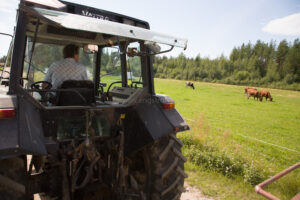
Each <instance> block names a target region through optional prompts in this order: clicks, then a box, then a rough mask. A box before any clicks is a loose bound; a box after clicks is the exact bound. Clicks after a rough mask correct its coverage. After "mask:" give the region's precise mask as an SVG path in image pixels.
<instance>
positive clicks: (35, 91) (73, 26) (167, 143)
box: [0, 0, 189, 200]
mask: <svg viewBox="0 0 300 200" xmlns="http://www.w3.org/2000/svg"><path fill="white" fill-rule="evenodd" d="M16 19H17V22H16V27H15V31H14V34H13V36H12V42H11V46H10V50H9V52H8V55H7V61H6V63H5V66H4V67H3V68H2V71H5V72H3V73H2V72H1V71H0V74H2V75H1V77H0V80H1V87H0V199H1V200H33V199H36V198H37V195H38V196H39V197H38V198H40V199H42V200H43V199H52V200H54V199H55V200H94V199H97V200H101V199H103V200H104V199H105V200H108V199H116V200H135V199H136V200H137V199H141V200H179V199H180V196H181V193H182V192H183V190H184V188H183V184H184V178H186V177H187V174H186V173H185V172H184V162H185V161H186V158H185V157H184V156H183V154H182V153H181V147H182V145H183V143H182V142H181V141H180V140H179V139H178V138H177V136H176V134H177V133H178V132H182V131H186V130H189V126H188V124H187V123H186V122H185V121H184V119H183V118H182V116H181V115H180V114H179V113H178V111H177V110H176V109H175V102H174V101H173V100H172V99H171V98H170V97H169V96H167V95H162V94H156V93H155V89H154V71H153V67H152V64H153V63H152V62H153V57H154V56H155V55H158V54H162V53H166V52H169V51H171V50H172V49H173V48H174V47H179V48H183V49H186V47H187V40H186V39H183V38H178V37H174V36H169V35H166V34H161V33H157V32H153V31H151V30H150V26H149V24H148V23H147V22H145V21H142V20H139V19H135V18H132V17H128V16H125V15H121V14H117V13H113V12H109V11H105V10H101V9H97V8H92V7H88V6H83V5H79V4H75V3H70V2H65V1H58V0H21V1H20V3H19V6H18V9H17V18H16ZM68 44H74V45H77V46H78V47H79V63H81V64H82V65H84V66H85V69H86V71H87V76H88V79H87V80H66V81H64V82H63V84H62V85H60V86H59V87H57V88H54V87H52V85H51V83H50V82H49V81H45V76H46V74H47V72H48V70H49V66H51V63H53V62H55V61H57V60H61V59H62V49H63V47H64V46H66V45H68ZM4 74H5V76H4ZM45 84H46V85H47V86H46V87H44V85H45Z"/></svg>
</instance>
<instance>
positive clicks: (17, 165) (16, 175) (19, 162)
mask: <svg viewBox="0 0 300 200" xmlns="http://www.w3.org/2000/svg"><path fill="white" fill-rule="evenodd" d="M25 188H26V160H25V158H23V157H16V158H11V159H4V160H0V198H1V200H25V199H28V198H26V189H25Z"/></svg>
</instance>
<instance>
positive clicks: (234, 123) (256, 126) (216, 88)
mask: <svg viewBox="0 0 300 200" xmlns="http://www.w3.org/2000/svg"><path fill="white" fill-rule="evenodd" d="M194 84H195V90H193V89H192V88H187V87H185V81H179V80H167V79H156V80H155V88H156V93H160V94H167V95H169V96H171V97H172V99H173V100H175V103H176V109H177V110H178V111H179V112H180V113H181V115H182V116H183V117H184V118H185V119H186V121H187V122H188V123H189V124H190V126H191V130H190V131H188V132H185V133H182V134H191V135H193V136H196V137H198V138H200V140H201V141H202V142H204V143H205V144H206V145H209V146H212V147H216V148H218V150H219V151H220V152H223V153H225V154H226V155H228V157H229V158H241V159H243V160H245V161H246V162H247V163H249V165H251V166H253V167H255V168H256V169H258V170H259V171H260V172H261V173H262V174H263V175H265V176H266V177H269V176H271V175H275V174H276V173H278V172H280V171H281V170H283V169H285V168H287V167H289V166H291V165H293V164H295V163H297V162H300V92H296V91H287V90H277V89H268V90H269V91H270V92H271V95H272V97H273V100H274V101H273V102H269V101H265V99H264V100H263V102H260V101H256V100H253V97H251V98H250V99H249V100H248V99H247V97H246V96H245V95H244V87H242V86H232V85H223V84H213V83H202V82H194ZM258 89H260V88H258ZM187 167H188V169H189V170H190V173H191V174H192V176H197V174H198V175H205V174H204V173H206V172H199V173H198V172H196V171H197V169H199V170H200V171H201V167H200V168H195V166H192V165H191V163H188V164H187ZM206 178H208V179H209V178H210V179H211V180H209V181H218V178H216V177H215V175H212V176H210V175H208V176H207V177H206ZM220 179H222V178H220ZM195 180H198V181H199V182H202V183H200V184H198V185H200V186H204V191H203V192H204V193H207V194H208V195H212V196H216V197H219V198H220V199H233V198H231V197H230V195H229V194H228V195H227V196H226V195H225V196H224V195H223V194H222V195H223V197H222V195H220V193H218V191H217V190H220V188H221V187H222V186H220V188H218V186H216V188H215V190H216V191H214V188H213V187H210V186H207V183H205V180H202V179H201V177H200V178H199V177H198V178H197V177H196V178H195V177H193V178H192V179H191V181H192V182H195ZM225 182H226V183H225ZM240 182H241V181H240ZM223 183H224V184H227V186H225V185H224V187H228V184H231V183H228V182H227V180H223ZM210 184H211V185H214V183H213V182H211V183H210ZM196 185H197V184H196ZM215 185H217V183H216V184H215ZM233 187H234V186H233ZM245 188H246V189H245ZM200 189H201V188H200ZM206 189H207V191H206ZM227 189H228V188H227ZM235 189H236V190H239V189H240V190H241V191H242V192H241V193H245V195H246V196H247V195H249V194H251V197H249V198H247V199H253V198H257V199H259V197H258V196H257V195H255V193H254V190H253V186H251V185H250V184H248V185H247V184H246V183H245V185H243V186H241V187H240V183H239V186H236V188H235ZM268 189H269V191H271V192H273V193H275V194H276V195H279V197H281V198H282V199H288V198H290V197H291V196H293V195H295V194H294V193H295V191H297V190H298V191H299V192H300V169H298V170H296V171H295V172H294V173H292V174H291V175H289V176H288V177H287V178H284V179H283V180H281V181H280V182H278V183H277V184H275V185H273V186H271V187H269V188H268ZM241 193H236V194H237V195H241V196H239V197H238V198H236V199H246V196H242V194H241ZM252 193H253V194H252ZM232 197H234V195H233V196H232Z"/></svg>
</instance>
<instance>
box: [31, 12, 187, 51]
mask: <svg viewBox="0 0 300 200" xmlns="http://www.w3.org/2000/svg"><path fill="white" fill-rule="evenodd" d="M34 9H35V10H36V11H37V12H38V13H39V14H40V15H42V16H43V17H45V18H47V19H48V20H51V21H53V22H54V23H56V24H57V25H59V26H62V27H64V28H68V29H73V30H82V31H89V32H95V33H103V34H109V35H114V36H120V37H126V38H132V39H137V40H144V41H151V42H156V43H160V44H165V45H171V46H175V47H181V48H184V49H186V47H187V42H188V41H187V39H183V38H179V37H173V36H169V35H166V34H162V33H157V32H154V31H150V30H148V29H144V28H140V27H136V26H130V25H127V24H121V23H117V22H112V21H108V20H102V19H96V18H91V17H86V16H81V15H76V14H70V13H66V12H61V11H55V10H48V9H43V8H34Z"/></svg>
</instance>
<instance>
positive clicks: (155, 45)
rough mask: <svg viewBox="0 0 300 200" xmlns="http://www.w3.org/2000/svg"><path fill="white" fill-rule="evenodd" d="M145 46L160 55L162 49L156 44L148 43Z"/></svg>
mask: <svg viewBox="0 0 300 200" xmlns="http://www.w3.org/2000/svg"><path fill="white" fill-rule="evenodd" d="M144 44H145V46H146V47H147V48H148V49H150V50H151V51H152V52H153V53H155V54H157V53H160V50H161V47H160V46H159V45H158V44H157V43H156V42H150V41H146V42H145V43H144Z"/></svg>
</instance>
